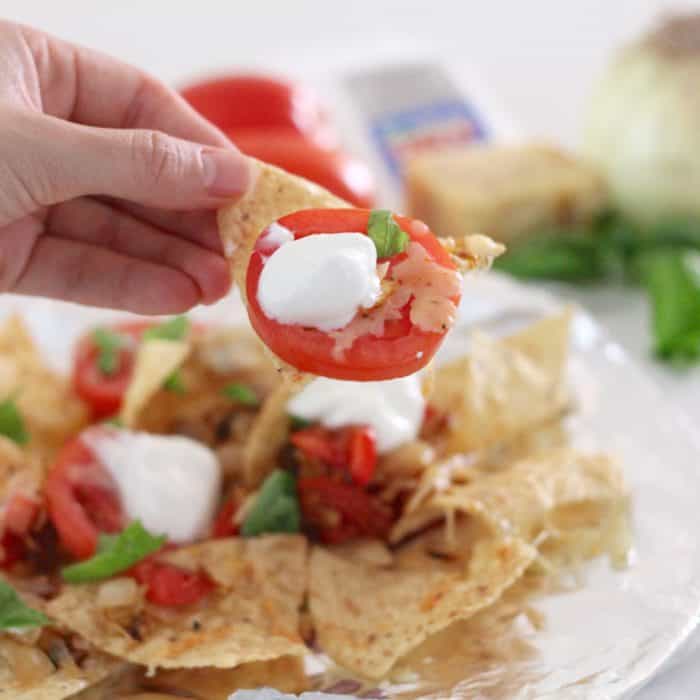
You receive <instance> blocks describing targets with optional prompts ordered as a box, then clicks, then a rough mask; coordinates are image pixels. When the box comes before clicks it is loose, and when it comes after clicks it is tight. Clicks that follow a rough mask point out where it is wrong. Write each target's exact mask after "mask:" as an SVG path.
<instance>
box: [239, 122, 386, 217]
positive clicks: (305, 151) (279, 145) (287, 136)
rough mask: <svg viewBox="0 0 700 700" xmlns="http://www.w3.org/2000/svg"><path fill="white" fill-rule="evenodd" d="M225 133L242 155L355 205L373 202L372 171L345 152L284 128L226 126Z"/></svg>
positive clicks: (369, 204)
mask: <svg viewBox="0 0 700 700" xmlns="http://www.w3.org/2000/svg"><path fill="white" fill-rule="evenodd" d="M227 133H228V136H230V137H231V140H232V141H233V142H234V143H235V144H236V146H238V148H240V149H241V151H242V152H243V153H245V154H246V155H249V156H252V157H253V158H258V159H259V160H262V161H265V162H266V163H272V165H276V166H278V167H279V168H283V169H284V170H287V171H289V172H290V173H294V174H295V175H299V176H300V177H304V178H306V179H307V180H311V182H315V183H316V184H318V185H321V187H325V188H326V189H327V190H328V191H329V192H332V193H333V194H334V195H336V196H338V197H340V198H341V199H344V200H346V201H348V202H350V204H352V205H354V206H356V207H371V206H372V205H373V204H374V196H375V186H374V178H373V177H372V172H371V171H370V169H369V168H368V167H367V165H366V164H365V163H363V162H362V161H361V160H358V159H357V158H355V157H354V156H352V155H350V154H349V153H345V152H344V151H341V150H337V149H333V150H330V149H327V148H322V147H321V146H319V145H318V144H316V143H313V142H311V141H309V140H308V139H307V138H304V137H303V136H300V135H298V134H295V133H293V132H290V131H289V130H288V129H269V128H264V129H261V128H258V129H236V130H231V129H230V130H228V132H227Z"/></svg>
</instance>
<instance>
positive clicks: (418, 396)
mask: <svg viewBox="0 0 700 700" xmlns="http://www.w3.org/2000/svg"><path fill="white" fill-rule="evenodd" d="M287 410H288V411H289V413H291V414H292V415H294V416H298V417H299V418H304V419H305V420H309V421H320V423H321V424H322V425H324V426H326V427H327V428H341V427H343V426H346V425H358V424H364V425H370V426H372V427H373V428H374V431H375V434H376V437H377V449H378V450H379V452H382V453H383V452H389V451H390V450H393V449H395V448H396V447H399V446H400V445H402V444H403V443H405V442H408V441H410V440H413V439H414V438H415V437H416V436H417V435H418V431H419V430H420V427H421V423H422V422H423V414H424V412H425V398H424V397H423V392H422V391H421V379H420V375H418V374H413V375H410V376H408V377H401V378H400V379H390V380H387V381H383V382H350V381H342V380H338V379H327V378H325V377H319V378H317V379H314V380H313V381H312V382H311V383H309V384H307V385H306V386H305V387H304V388H303V389H302V390H301V391H300V392H299V393H298V394H297V395H296V396H294V397H293V398H292V399H291V400H290V401H289V403H288V404H287Z"/></svg>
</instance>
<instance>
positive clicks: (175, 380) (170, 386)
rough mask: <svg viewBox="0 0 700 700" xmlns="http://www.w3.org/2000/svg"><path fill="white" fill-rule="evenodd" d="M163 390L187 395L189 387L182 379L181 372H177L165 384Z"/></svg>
mask: <svg viewBox="0 0 700 700" xmlns="http://www.w3.org/2000/svg"><path fill="white" fill-rule="evenodd" d="M163 389H165V390H166V391H171V392H173V393H174V394H186V393H187V387H185V382H184V381H183V379H182V374H181V373H180V371H179V370H175V371H174V372H173V373H172V374H171V375H170V376H169V377H168V378H167V379H166V380H165V381H164V382H163Z"/></svg>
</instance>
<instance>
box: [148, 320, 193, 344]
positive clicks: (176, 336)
mask: <svg viewBox="0 0 700 700" xmlns="http://www.w3.org/2000/svg"><path fill="white" fill-rule="evenodd" d="M189 327H190V322H189V321H188V319H187V316H174V317H173V318H171V319H170V320H169V321H165V323H161V324H160V325H158V326H153V327H152V328H148V329H147V330H146V331H144V334H143V339H144V340H184V338H185V336H186V335H187V331H188V330H189Z"/></svg>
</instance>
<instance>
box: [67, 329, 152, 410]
mask: <svg viewBox="0 0 700 700" xmlns="http://www.w3.org/2000/svg"><path fill="white" fill-rule="evenodd" d="M152 325H153V323H151V322H150V321H133V322H129V323H121V324H119V325H117V326H115V327H114V328H110V329H108V330H110V331H112V332H114V333H117V334H119V335H121V336H124V340H125V347H124V348H122V349H121V350H120V352H119V361H118V367H117V371H116V372H114V374H109V375H105V374H103V373H102V372H101V371H100V368H99V366H98V364H97V358H98V354H99V350H98V348H97V346H96V345H95V343H94V342H93V340H92V334H91V333H90V334H88V335H86V336H85V337H83V338H82V339H81V340H80V341H79V343H78V346H77V348H76V350H75V357H74V362H73V386H74V387H75V391H76V393H77V394H78V396H80V397H81V398H82V399H83V400H84V401H85V402H87V403H88V404H89V405H90V408H91V409H92V415H93V417H94V418H96V419H99V418H104V417H106V416H111V415H114V414H115V413H117V412H118V411H119V408H120V407H121V403H122V398H123V397H124V393H125V392H126V388H127V386H129V381H130V380H131V372H132V370H133V366H134V354H135V348H136V344H137V343H138V341H139V340H140V338H141V336H142V335H143V332H144V331H145V330H146V329H147V328H150V327H151V326H152Z"/></svg>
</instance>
